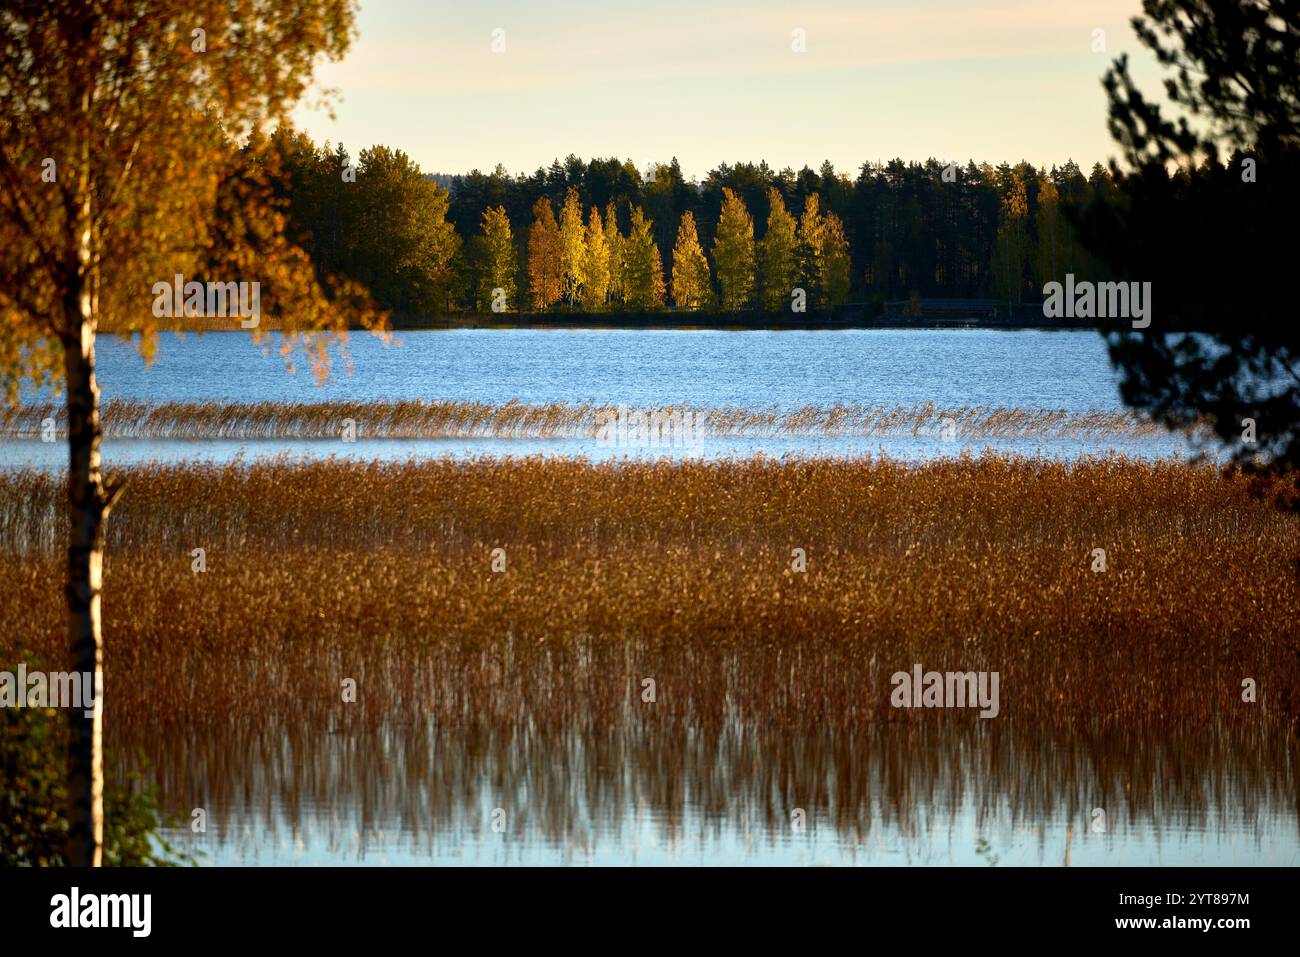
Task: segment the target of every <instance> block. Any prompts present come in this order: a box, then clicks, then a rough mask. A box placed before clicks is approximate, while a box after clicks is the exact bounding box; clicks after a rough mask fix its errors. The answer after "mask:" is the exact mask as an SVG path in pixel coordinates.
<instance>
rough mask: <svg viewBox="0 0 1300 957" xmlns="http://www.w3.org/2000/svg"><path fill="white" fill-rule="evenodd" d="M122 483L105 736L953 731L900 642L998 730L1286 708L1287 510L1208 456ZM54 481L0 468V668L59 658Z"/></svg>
mask: <svg viewBox="0 0 1300 957" xmlns="http://www.w3.org/2000/svg"><path fill="white" fill-rule="evenodd" d="M124 477H125V478H126V479H127V483H128V484H127V491H126V493H125V495H124V496H123V498H122V500H121V502H120V504H119V506H118V508H117V510H116V511H115V512H114V514H113V517H112V522H111V523H110V525H109V531H108V551H107V560H106V577H105V598H104V614H105V635H106V644H107V652H106V655H107V671H106V683H107V688H108V689H109V690H108V694H109V701H110V702H111V704H110V714H111V719H110V728H115V729H116V733H123V734H130V733H136V734H144V733H151V734H152V733H157V732H159V731H162V732H164V733H167V732H176V733H180V732H181V731H182V730H183V729H189V730H193V729H194V728H197V727H203V726H226V725H228V724H229V723H231V722H236V723H242V722H249V721H252V722H258V721H263V720H267V721H269V720H281V721H287V720H293V721H299V722H305V723H307V724H308V725H310V726H312V727H315V728H318V729H327V728H350V727H372V728H373V727H379V726H382V725H383V724H385V723H386V722H394V721H395V722H411V721H417V720H418V721H423V720H431V721H434V722H435V723H438V724H440V725H443V726H468V725H470V724H485V725H486V726H489V727H499V728H505V727H512V726H517V725H520V724H521V723H522V724H526V725H528V726H530V727H534V728H568V729H574V728H577V729H582V728H592V727H612V726H637V725H640V724H642V723H644V722H646V721H666V720H683V721H688V722H691V723H692V724H693V725H695V726H697V727H714V728H717V727H722V726H723V725H724V724H725V723H727V722H729V721H742V722H750V723H754V722H757V723H759V724H762V725H764V726H780V727H788V728H792V729H799V728H803V729H815V728H841V729H852V728H863V727H868V726H872V725H876V724H880V723H890V722H904V723H927V722H943V721H957V722H978V721H979V719H978V718H976V717H975V715H974V712H973V711H971V712H953V711H946V710H943V709H939V710H931V711H900V710H896V709H893V708H892V707H890V705H889V703H888V696H889V692H890V690H891V688H890V685H889V677H890V675H891V674H893V673H894V672H897V671H908V670H910V669H911V668H912V666H913V664H914V663H921V664H922V665H923V666H924V668H925V669H926V670H938V671H947V670H960V671H969V670H975V671H998V672H999V673H1000V675H1001V697H1002V703H1001V708H1002V715H1001V716H1000V717H999V718H998V719H996V720H997V721H999V722H1001V721H1007V722H1012V723H1015V724H1016V725H1017V726H1019V727H1022V728H1026V727H1028V728H1033V727H1040V728H1048V727H1054V728H1062V727H1064V728H1093V729H1102V730H1104V729H1106V728H1116V727H1122V728H1125V729H1128V730H1129V731H1134V730H1135V729H1142V728H1159V729H1163V730H1165V731H1168V730H1170V729H1184V730H1187V729H1192V730H1194V729H1197V728H1202V729H1204V728H1209V727H1211V726H1219V725H1226V726H1230V727H1237V728H1246V727H1263V726H1265V725H1267V726H1268V727H1273V728H1278V729H1283V730H1282V733H1284V734H1285V733H1293V731H1292V732H1288V731H1286V730H1285V729H1290V728H1293V725H1294V722H1295V719H1296V716H1297V713H1298V711H1300V655H1298V654H1297V648H1298V646H1300V642H1298V639H1297V634H1298V632H1297V629H1298V627H1300V626H1298V624H1297V623H1300V586H1298V585H1297V580H1296V574H1295V558H1296V555H1297V554H1300V537H1298V536H1297V529H1296V524H1295V523H1296V520H1295V517H1294V516H1293V515H1288V514H1286V513H1284V512H1282V511H1279V510H1277V509H1274V508H1271V507H1269V506H1268V505H1267V504H1265V503H1264V502H1263V501H1261V500H1260V499H1259V498H1258V497H1257V496H1256V495H1254V494H1252V490H1251V487H1250V480H1248V479H1247V478H1246V477H1244V476H1241V475H1238V474H1235V473H1231V472H1226V471H1223V470H1220V469H1216V468H1212V467H1210V466H1192V465H1187V464H1183V463H1180V462H1176V461H1155V462H1141V461H1132V460H1128V459H1123V458H1107V459H1100V460H1087V459H1085V460H1080V461H1077V462H1074V463H1072V464H1064V463H1060V462H1055V461H1050V460H1030V459H1017V458H1003V457H997V456H984V457H980V458H978V459H972V458H957V459H943V460H937V461H934V462H930V463H927V464H924V465H920V466H909V465H904V464H901V463H897V462H894V461H890V460H863V459H852V460H835V459H791V460H783V461H776V460H765V459H761V458H760V459H745V460H731V461H720V462H670V461H658V462H652V463H650V462H613V463H595V464H593V463H591V462H589V461H586V460H580V459H579V460H574V459H543V458H539V457H534V458H526V459H482V460H475V461H452V460H434V461H429V460H424V461H411V462H407V463H385V462H355V461H340V460H325V461H316V462H306V463H294V464H289V463H286V462H276V461H270V462H261V463H256V464H228V465H211V466H207V465H169V466H159V465H154V466H145V467H135V468H131V469H127V470H125V472H124ZM62 497H63V489H62V487H61V482H60V480H59V478H58V477H57V476H51V475H46V474H41V473H36V472H33V471H24V472H9V473H0V660H7V656H8V654H9V653H11V652H12V651H13V649H15V648H18V647H26V648H31V649H33V650H34V651H36V652H38V653H40V654H42V655H44V656H45V657H47V658H49V659H50V660H59V658H58V657H57V656H58V655H60V654H61V652H62V648H63V643H64V638H63V628H62V614H61V610H62V589H61V587H60V586H61V581H62V573H61V562H60V560H59V558H58V554H57V553H58V549H59V538H60V534H61V528H62V525H61V518H60V516H61V507H62ZM195 548H203V549H204V550H205V554H206V565H207V571H206V572H204V573H195V572H193V571H192V570H191V563H192V560H193V559H192V556H191V552H192V549H195ZM494 548H504V549H505V552H506V556H507V562H508V564H507V570H506V571H505V572H503V573H495V572H493V571H492V570H491V560H490V553H491V550H492V549H494ZM794 548H802V549H804V550H805V551H806V554H807V562H808V567H807V572H806V573H795V572H793V571H792V570H791V552H792V549H794ZM1095 548H1104V549H1105V550H1106V554H1107V566H1108V570H1107V571H1106V572H1105V573H1096V572H1093V571H1092V570H1091V567H1090V566H1091V562H1092V557H1091V554H1092V550H1093V549H1095ZM647 677H652V678H654V679H655V682H656V686H657V700H656V702H655V703H653V704H647V703H645V702H643V701H642V700H641V698H640V690H641V681H642V680H643V679H644V678H647ZM1247 677H1250V678H1254V679H1255V680H1256V682H1257V683H1258V685H1259V688H1260V699H1259V702H1258V703H1256V704H1246V703H1244V702H1242V700H1241V682H1242V680H1243V679H1244V678H1247ZM344 678H353V679H355V680H356V681H357V683H358V689H359V694H358V701H357V703H356V704H354V705H349V704H344V703H343V702H342V700H341V695H340V682H341V680H342V679H344ZM187 733H188V732H187Z"/></svg>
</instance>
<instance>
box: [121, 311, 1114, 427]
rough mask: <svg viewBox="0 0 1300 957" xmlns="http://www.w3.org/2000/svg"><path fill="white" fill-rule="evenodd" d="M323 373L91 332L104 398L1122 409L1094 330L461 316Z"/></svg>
mask: <svg viewBox="0 0 1300 957" xmlns="http://www.w3.org/2000/svg"><path fill="white" fill-rule="evenodd" d="M346 348H347V350H348V352H349V353H350V356H351V363H352V369H351V371H350V372H349V371H348V370H347V369H346V368H344V367H343V365H342V363H340V364H339V365H338V367H336V370H335V373H334V374H333V375H332V376H331V378H330V381H329V382H328V383H326V384H325V385H324V386H319V385H317V384H316V383H315V381H314V380H313V378H312V376H311V375H310V373H309V372H308V371H307V370H306V368H305V366H304V363H303V362H302V361H301V356H298V357H296V358H297V365H298V366H299V369H298V371H297V372H296V373H294V374H289V373H288V372H286V370H285V363H284V360H283V359H282V358H281V356H280V355H279V339H278V338H276V337H271V339H270V340H269V341H268V342H266V343H264V344H263V345H260V346H259V345H257V344H254V343H253V341H252V340H251V339H250V338H249V337H248V336H247V335H245V334H241V333H209V334H206V335H203V336H194V335H191V336H186V337H185V338H184V339H183V340H180V339H177V337H176V336H174V335H171V334H167V335H165V336H160V337H159V348H158V353H157V357H156V359H155V361H154V363H153V365H152V366H151V367H150V366H146V365H145V363H144V362H143V360H142V359H141V358H140V355H139V352H138V350H137V349H136V348H135V347H134V346H133V345H132V344H130V343H128V342H125V341H123V340H120V339H115V338H113V339H109V338H106V339H104V340H101V342H100V345H99V373H100V384H101V386H102V388H103V394H104V397H105V398H126V399H140V400H146V401H152V402H163V401H185V402H203V401H226V402H258V401H270V400H293V401H322V400H326V399H339V400H366V399H379V400H396V399H416V398H423V399H444V400H448V399H456V400H464V401H477V402H494V403H499V402H507V401H509V400H511V399H518V400H520V401H521V402H528V403H537V402H561V401H562V402H609V403H614V404H618V403H620V402H624V403H627V404H628V405H646V406H662V405H671V404H675V403H687V404H692V405H713V406H717V405H737V406H761V407H771V406H775V407H777V408H780V409H796V408H800V407H802V406H805V405H833V404H835V403H863V404H875V403H885V404H889V405H914V404H920V403H926V402H934V403H935V404H936V405H939V406H961V405H1004V406H1033V407H1039V408H1051V409H1055V408H1062V409H1066V410H1070V411H1076V410H1077V411H1081V410H1084V409H1089V408H1097V409H1118V408H1120V407H1121V403H1120V399H1119V391H1118V387H1117V380H1116V378H1115V375H1114V373H1113V372H1112V370H1111V366H1110V362H1109V360H1108V359H1107V356H1106V349H1105V342H1104V341H1103V340H1102V338H1101V337H1100V336H1099V335H1097V334H1096V333H1093V332H1081V331H1063V332H1035V331H996V330H977V329H971V330H904V329H879V330H845V331H825V332H806V331H799V332H795V331H792V332H713V331H707V330H651V331H646V330H597V329H593V330H542V331H538V330H530V329H506V330H497V329H457V330H440V331H427V332H403V333H398V334H395V336H394V342H393V343H392V344H385V343H384V342H382V341H380V340H379V339H377V338H375V337H373V336H370V335H353V336H351V337H349V340H348V343H347V347H346Z"/></svg>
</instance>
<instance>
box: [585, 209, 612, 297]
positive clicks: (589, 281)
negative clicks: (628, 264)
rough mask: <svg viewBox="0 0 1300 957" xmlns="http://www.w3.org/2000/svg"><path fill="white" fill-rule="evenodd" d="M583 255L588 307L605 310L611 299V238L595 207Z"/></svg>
mask: <svg viewBox="0 0 1300 957" xmlns="http://www.w3.org/2000/svg"><path fill="white" fill-rule="evenodd" d="M582 255H583V260H582V263H583V265H582V274H583V276H584V281H585V283H586V289H587V292H586V302H587V305H588V307H589V308H591V309H597V310H599V309H604V308H605V303H606V301H607V300H608V299H609V255H610V250H609V238H608V237H607V236H606V234H605V225H604V223H602V222H601V220H600V210H599V209H597V208H596V207H595V206H593V207H591V211H590V212H589V213H588V214H587V235H586V240H585V242H584V243H583V253H582Z"/></svg>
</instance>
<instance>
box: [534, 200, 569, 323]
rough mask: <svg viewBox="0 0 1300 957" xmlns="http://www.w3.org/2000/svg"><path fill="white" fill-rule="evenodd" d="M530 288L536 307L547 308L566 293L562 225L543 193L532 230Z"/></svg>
mask: <svg viewBox="0 0 1300 957" xmlns="http://www.w3.org/2000/svg"><path fill="white" fill-rule="evenodd" d="M528 291H529V293H530V294H531V296H532V300H533V308H534V309H546V308H549V307H550V306H551V305H552V304H553V303H555V302H558V301H559V299H560V297H561V296H562V295H564V273H563V271H562V269H561V265H560V227H559V224H558V223H556V221H555V213H554V212H553V211H552V210H551V201H550V200H549V199H547V198H546V197H545V196H543V197H542V198H541V199H539V200H538V201H537V202H536V203H534V204H533V227H532V229H531V230H529V232H528Z"/></svg>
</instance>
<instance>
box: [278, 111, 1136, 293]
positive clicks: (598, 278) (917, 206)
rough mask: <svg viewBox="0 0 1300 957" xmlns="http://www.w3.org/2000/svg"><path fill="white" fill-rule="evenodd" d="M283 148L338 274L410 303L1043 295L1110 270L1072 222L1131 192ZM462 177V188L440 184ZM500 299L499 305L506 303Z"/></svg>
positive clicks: (1016, 176) (1058, 170)
mask: <svg viewBox="0 0 1300 957" xmlns="http://www.w3.org/2000/svg"><path fill="white" fill-rule="evenodd" d="M270 145H271V146H272V147H273V149H272V151H271V155H273V156H274V157H276V161H277V162H278V163H279V164H280V168H279V170H278V180H277V181H278V183H279V184H280V187H279V189H280V195H281V198H282V200H283V201H284V202H285V203H286V208H287V213H288V217H289V220H290V223H291V227H292V229H293V231H294V232H295V233H296V236H297V239H298V241H299V242H301V243H302V245H303V246H304V248H306V249H307V251H308V252H309V253H310V255H311V256H312V258H313V261H314V262H315V264H316V266H317V268H318V271H320V272H321V273H322V274H323V275H330V274H333V275H341V276H346V277H348V278H352V279H356V280H358V281H360V282H362V283H364V284H365V285H366V286H367V287H369V289H370V290H371V292H372V294H373V296H374V297H375V299H376V301H377V303H378V305H380V306H381V307H382V308H385V309H388V310H393V311H396V312H401V313H408V314H425V315H436V314H442V313H455V312H492V311H498V312H500V311H509V312H514V311H518V310H524V311H543V310H550V309H553V310H583V311H590V312H607V311H615V310H619V309H623V308H628V309H633V308H634V309H638V310H645V309H655V308H660V307H671V308H678V309H688V308H711V309H722V310H727V311H733V310H735V311H739V310H756V309H763V310H766V311H770V312H774V313H775V312H783V311H790V310H791V309H792V308H795V309H797V307H796V306H794V305H793V303H794V302H795V300H796V299H797V297H798V295H800V294H796V293H795V292H794V290H795V289H799V290H801V291H802V293H801V295H802V296H804V297H805V301H806V309H807V311H809V312H813V311H824V310H826V309H828V308H831V307H834V306H838V305H840V304H843V303H846V302H852V303H867V304H870V305H871V306H872V307H874V308H879V307H880V306H881V305H882V304H883V303H884V302H886V301H890V300H909V299H917V298H932V297H939V298H992V299H995V300H997V301H999V302H1005V303H1007V304H1009V305H1012V304H1020V303H1033V302H1038V301H1040V300H1041V296H1042V288H1043V285H1044V283H1046V282H1048V281H1051V280H1060V279H1062V278H1063V277H1064V275H1065V273H1067V272H1072V273H1074V274H1075V276H1076V277H1078V278H1091V279H1105V278H1108V277H1107V276H1106V275H1105V272H1106V270H1105V267H1104V266H1103V265H1102V264H1101V263H1100V262H1099V261H1098V260H1096V259H1095V258H1094V257H1092V256H1090V255H1089V254H1088V253H1087V252H1086V251H1085V250H1084V248H1083V246H1082V245H1081V244H1080V243H1079V241H1078V240H1077V238H1076V234H1075V228H1074V226H1073V223H1074V222H1075V221H1076V220H1077V218H1078V217H1079V216H1080V215H1082V214H1083V211H1085V210H1086V209H1088V208H1089V207H1096V206H1097V205H1099V204H1100V205H1104V204H1107V203H1111V202H1113V201H1114V198H1115V190H1114V187H1113V184H1112V180H1111V176H1110V174H1109V172H1108V171H1107V170H1106V168H1105V167H1103V166H1102V165H1101V164H1097V165H1095V166H1093V168H1092V169H1091V170H1090V171H1089V172H1088V174H1086V175H1085V174H1084V172H1083V171H1082V170H1081V169H1080V168H1079V167H1078V166H1077V165H1076V164H1075V163H1074V162H1072V161H1067V162H1065V163H1063V164H1062V165H1060V166H1053V167H1052V168H1051V169H1037V168H1035V167H1034V166H1033V165H1031V164H1029V163H1024V162H1022V163H1018V164H1016V165H1014V166H1013V165H1010V164H1007V163H1003V164H1001V165H999V166H991V165H989V164H987V163H983V164H976V163H975V162H973V161H970V162H967V163H966V164H965V165H964V166H961V165H956V164H951V165H950V164H947V163H944V162H941V161H939V160H936V159H929V160H927V161H925V162H924V163H918V162H904V161H903V160H901V159H895V160H891V161H890V162H888V163H884V164H876V163H864V164H863V165H862V167H861V169H860V170H859V171H858V173H857V175H856V177H850V176H849V175H848V174H846V173H842V172H838V171H836V170H835V169H834V168H833V167H832V166H831V164H830V163H824V164H823V165H822V167H821V169H820V170H819V171H814V170H812V169H810V168H808V167H805V168H803V169H802V170H799V171H798V172H795V171H794V170H791V169H788V168H787V169H783V170H780V171H777V170H773V169H771V168H770V167H769V166H767V164H766V163H762V162H760V163H757V164H754V163H738V164H736V165H734V166H731V165H727V164H723V165H721V166H719V167H718V168H716V169H714V170H712V171H710V172H709V174H708V175H707V176H706V177H705V179H704V180H703V182H700V183H695V182H688V181H686V179H685V178H684V177H683V175H682V172H681V169H680V167H679V165H678V163H677V161H676V160H675V159H673V160H671V161H670V162H667V163H665V164H662V165H659V166H657V167H654V168H652V169H651V170H649V171H646V170H640V169H638V168H637V167H636V166H635V165H634V164H633V163H631V162H628V161H623V160H619V159H613V158H611V159H593V160H590V161H584V160H581V159H579V158H578V157H576V156H569V157H568V158H567V159H565V160H563V161H560V160H557V161H555V162H554V163H552V164H551V165H550V167H548V168H539V169H538V170H537V171H536V172H534V173H532V174H531V175H526V176H525V175H511V174H509V173H508V172H506V170H504V169H503V168H502V167H500V166H498V167H497V169H496V170H494V171H493V172H491V173H482V172H480V171H478V170H475V171H473V172H470V173H468V174H465V175H454V176H448V175H446V174H436V175H432V174H425V173H423V172H421V170H420V168H419V166H418V165H416V164H415V163H414V162H412V161H411V159H410V158H409V157H408V156H407V155H406V154H404V153H403V152H401V151H400V150H395V149H391V148H389V147H384V146H376V147H372V148H370V149H366V150H362V151H361V153H360V155H359V156H357V157H356V158H353V157H351V156H350V155H349V154H348V153H347V151H346V150H345V149H344V148H343V147H342V146H337V147H330V146H329V145H328V144H326V145H323V146H318V145H317V144H315V143H314V142H313V141H312V140H311V139H310V138H309V137H307V136H306V135H305V134H302V133H299V132H293V131H285V130H281V131H278V132H276V133H275V134H273V136H272V137H271V143H270ZM443 184H446V185H443ZM494 303H495V309H494Z"/></svg>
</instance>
